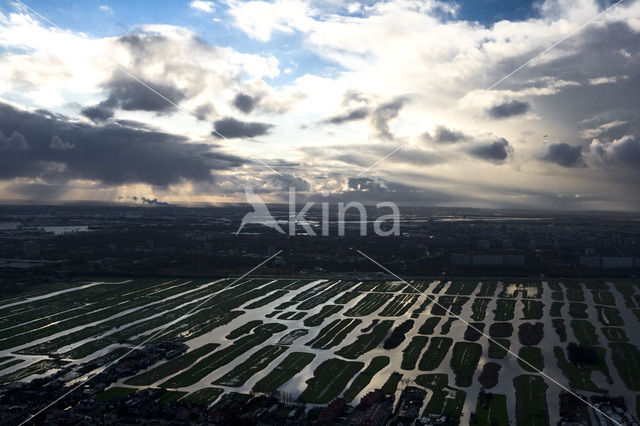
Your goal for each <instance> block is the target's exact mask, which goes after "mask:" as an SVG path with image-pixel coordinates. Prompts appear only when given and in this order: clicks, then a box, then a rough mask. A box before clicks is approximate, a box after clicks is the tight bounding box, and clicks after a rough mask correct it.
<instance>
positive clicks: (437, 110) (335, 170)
mask: <svg viewBox="0 0 640 426" xmlns="http://www.w3.org/2000/svg"><path fill="white" fill-rule="evenodd" d="M612 6H613V7H612ZM639 59H640V0H624V1H622V2H620V3H618V4H615V3H614V2H612V1H606V0H573V1H562V0H536V1H525V0H522V1H499V0H459V1H437V0H387V1H370V0H368V1H362V2H342V1H336V0H322V1H313V0H306V1H305V0H271V1H254V0H249V1H241V0H222V1H159V2H145V1H138V0H128V1H107V0H105V1H91V0H89V1H81V2H74V1H57V0H48V1H41V0H30V1H29V0H25V1H6V0H0V200H5V201H11V202H21V201H25V202H27V201H28V202H33V201H36V202H63V201H75V200H86V201H113V202H127V203H130V202H139V200H141V199H142V197H144V198H145V199H147V200H152V199H157V200H160V201H162V202H168V203H177V204H191V203H226V202H243V201H244V194H245V188H247V187H252V188H253V190H254V192H255V193H257V194H260V195H261V196H262V197H263V198H264V199H265V200H266V201H268V202H281V201H286V200H287V197H288V194H289V188H295V189H296V192H297V197H298V198H297V200H298V201H305V200H320V199H322V200H325V199H329V200H341V201H351V200H354V201H361V202H365V203H368V204H369V203H371V204H375V203H377V202H384V201H392V202H396V203H398V204H400V205H412V206H460V207H479V208H522V209H545V210H546V209H558V210H627V211H638V210H639V209H640V191H638V190H637V186H638V183H640V170H639V166H640V111H639V108H640V74H639V73H638V70H639V69H640V67H638V62H639ZM327 193H329V194H330V195H329V196H328V197H325V196H326V194H327ZM320 194H323V196H321V195H320Z"/></svg>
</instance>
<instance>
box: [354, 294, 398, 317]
mask: <svg viewBox="0 0 640 426" xmlns="http://www.w3.org/2000/svg"><path fill="white" fill-rule="evenodd" d="M392 298H393V294H391V293H369V294H367V295H366V296H364V297H363V298H362V299H361V300H360V301H358V303H357V304H356V305H355V306H354V307H353V308H351V309H349V310H347V311H346V312H345V313H344V315H345V316H347V317H364V316H367V315H370V314H372V313H374V312H375V311H377V310H378V309H380V308H381V307H382V306H383V305H384V304H385V303H387V302H388V301H389V300H391V299H392Z"/></svg>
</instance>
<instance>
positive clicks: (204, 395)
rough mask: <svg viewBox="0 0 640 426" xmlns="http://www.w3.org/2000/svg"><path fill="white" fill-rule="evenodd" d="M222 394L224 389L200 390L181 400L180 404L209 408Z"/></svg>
mask: <svg viewBox="0 0 640 426" xmlns="http://www.w3.org/2000/svg"><path fill="white" fill-rule="evenodd" d="M223 393H224V389H220V388H202V389H198V390H197V391H195V392H193V393H190V394H188V395H187V396H185V397H183V398H181V399H180V402H187V403H190V404H195V405H205V406H209V405H211V404H213V403H214V402H215V400H216V399H218V398H219V397H220V395H222V394H223Z"/></svg>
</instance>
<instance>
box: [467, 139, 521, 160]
mask: <svg viewBox="0 0 640 426" xmlns="http://www.w3.org/2000/svg"><path fill="white" fill-rule="evenodd" d="M510 150H511V147H510V146H509V142H508V141H507V140H506V139H504V138H499V139H497V140H495V141H493V142H483V143H478V144H477V145H473V146H471V147H470V148H469V149H468V153H469V155H471V156H472V157H476V158H479V159H481V160H487V161H491V162H494V163H502V162H503V161H504V160H506V159H507V157H508V156H509V152H510Z"/></svg>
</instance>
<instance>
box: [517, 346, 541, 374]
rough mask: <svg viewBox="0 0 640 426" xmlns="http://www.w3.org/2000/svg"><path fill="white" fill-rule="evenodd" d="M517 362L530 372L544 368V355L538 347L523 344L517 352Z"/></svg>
mask: <svg viewBox="0 0 640 426" xmlns="http://www.w3.org/2000/svg"><path fill="white" fill-rule="evenodd" d="M518 357H519V358H520V359H518V363H519V364H520V366H521V367H522V368H523V369H524V370H525V371H529V372H532V373H536V372H538V371H542V370H544V357H543V356H542V351H541V350H540V348H537V347H535V346H523V347H521V348H520V351H519V352H518Z"/></svg>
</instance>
